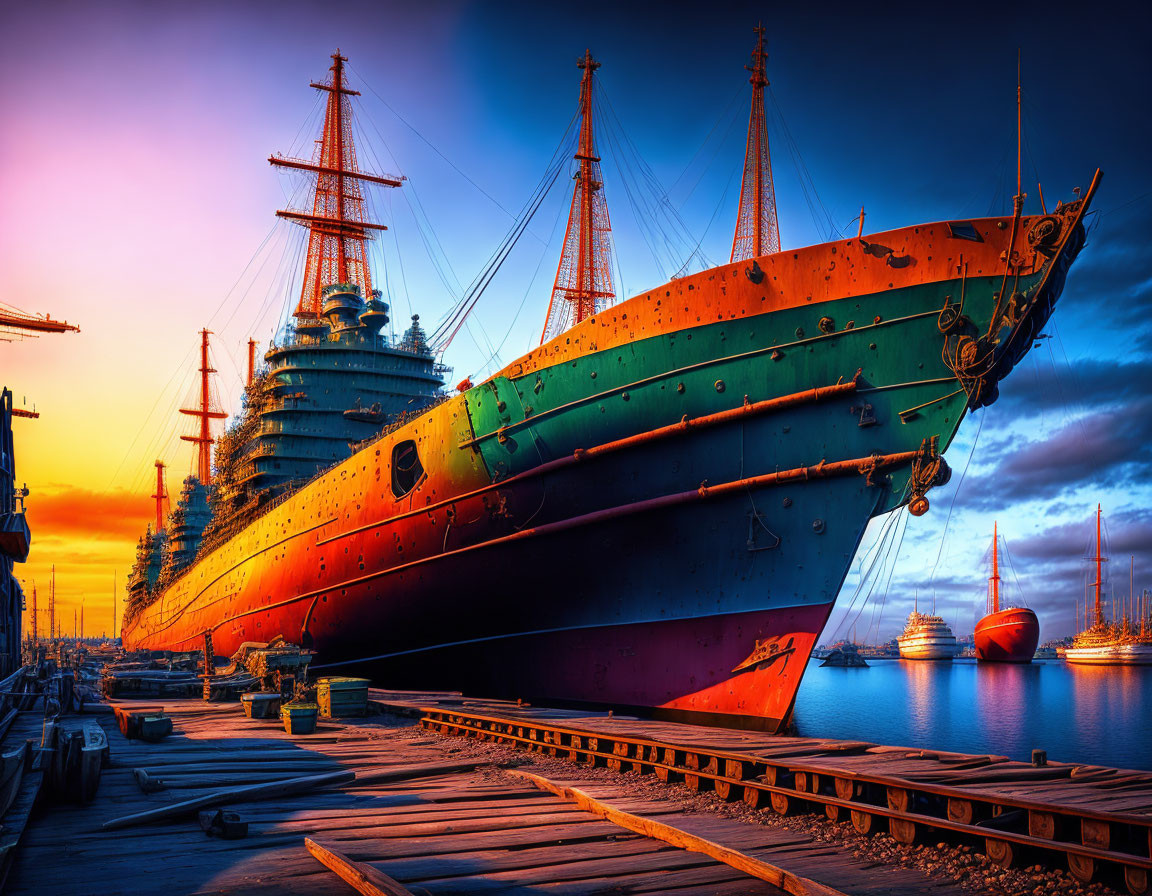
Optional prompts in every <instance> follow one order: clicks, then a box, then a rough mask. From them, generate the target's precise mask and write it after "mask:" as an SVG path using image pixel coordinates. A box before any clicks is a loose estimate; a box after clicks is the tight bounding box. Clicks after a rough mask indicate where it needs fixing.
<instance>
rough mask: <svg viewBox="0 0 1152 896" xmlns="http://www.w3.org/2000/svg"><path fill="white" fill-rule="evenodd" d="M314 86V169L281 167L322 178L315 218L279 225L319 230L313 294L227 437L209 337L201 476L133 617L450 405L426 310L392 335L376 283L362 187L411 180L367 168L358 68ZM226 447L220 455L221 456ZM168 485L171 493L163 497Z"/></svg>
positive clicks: (183, 495) (307, 278) (139, 578)
mask: <svg viewBox="0 0 1152 896" xmlns="http://www.w3.org/2000/svg"><path fill="white" fill-rule="evenodd" d="M332 60H333V64H332V67H331V69H330V70H329V78H328V80H326V81H324V82H323V83H313V84H312V85H311V86H312V87H314V88H316V89H318V90H320V91H323V92H324V93H325V94H327V98H328V99H327V106H326V111H325V117H324V129H323V133H322V135H321V137H320V139H319V140H317V141H316V151H315V154H314V157H313V158H312V159H311V160H303V159H294V158H289V157H285V156H280V155H274V156H271V157H270V158H269V162H270V163H271V164H272V165H274V166H276V167H279V168H283V169H287V170H289V171H292V172H300V173H302V174H303V176H305V177H309V178H311V179H312V181H313V183H312V185H311V186H312V189H311V191H310V192H311V194H312V196H313V202H312V206H311V208H309V209H307V210H297V209H283V210H281V211H279V212H277V215H278V216H279V217H282V218H285V219H287V220H290V221H293V222H295V223H297V224H300V225H301V226H303V227H304V228H305V229H306V230H307V231H308V247H307V256H306V258H307V260H306V264H305V270H304V277H303V285H302V288H301V293H300V297H299V300H298V301H297V304H296V308H295V311H294V312H293V315H292V319H291V322H290V323H289V324H288V325H287V327H286V328H285V330H284V331H283V333H282V334H281V335H280V338H279V339H278V340H277V341H276V343H275V344H273V345H271V346H270V347H269V348H268V350H267V351H266V352H265V354H264V364H263V365H262V366H260V367H257V365H256V364H255V358H254V344H250V346H249V353H250V354H249V358H250V362H249V378H248V382H247V384H246V387H245V391H244V395H243V399H242V407H241V411H240V413H239V414H237V415H236V419H235V421H234V422H233V423H232V425H231V426H230V427H229V428H228V429H227V430H226V431H225V432H224V433H223V434H222V435H220V436H218V437H217V436H215V435H213V433H212V431H211V429H210V423H211V421H212V420H216V419H222V418H224V417H226V416H227V415H226V414H225V413H224V411H223V410H222V409H221V408H220V405H219V402H218V401H217V399H216V398H215V395H214V392H213V384H212V379H211V375H212V374H214V373H215V370H214V369H213V367H212V365H211V359H210V355H209V332H208V330H203V331H202V332H201V352H200V359H201V360H200V368H199V372H200V393H199V397H198V399H197V401H195V402H194V403H193V406H192V407H189V408H186V409H183V410H182V413H184V414H187V415H189V416H191V417H194V418H196V419H197V420H198V426H197V430H196V432H195V433H194V434H193V435H190V436H182V437H181V438H183V439H184V440H186V441H189V442H193V443H194V444H195V445H196V448H197V466H196V472H195V473H193V474H192V475H190V476H188V477H187V478H186V479H185V480H184V481H183V484H182V486H181V490H180V494H179V497H178V499H177V501H176V504H175V507H174V509H173V510H172V513H171V516H170V517H169V519H168V523H167V525H166V526H165V525H162V523H161V520H160V518H159V517H158V520H157V524H156V527H155V529H150V530H149V532H148V533H146V534H145V535H144V536H142V537H141V540H140V544H139V546H138V548H137V559H136V564H135V566H134V568H133V571H132V573H131V575H130V577H129V580H128V595H129V597H128V604H127V611H126V615H125V621H126V622H127V621H128V620H130V619H132V618H134V617H135V616H136V615H137V614H138V613H139V612H140V611H141V610H142V609H143V608H144V607H146V606H148V605H150V604H151V603H152V602H153V601H154V600H155V599H156V597H157V596H158V595H159V594H160V593H161V592H163V591H164V589H166V588H167V587H168V586H169V585H170V584H171V583H172V582H173V581H174V580H175V579H177V578H178V577H179V576H180V575H181V573H183V572H184V570H186V569H187V568H188V567H189V566H190V565H192V563H193V562H194V561H195V559H196V557H197V555H198V554H199V553H200V552H201V551H202V550H203V549H205V548H210V547H212V546H215V545H219V544H221V543H222V542H223V541H225V540H227V538H229V537H230V536H231V535H233V534H235V533H236V532H238V531H240V530H241V529H243V527H244V526H245V525H247V524H248V523H249V522H251V521H252V520H253V519H254V518H256V517H257V516H259V515H260V514H261V513H262V512H264V511H265V510H267V508H268V507H269V506H270V505H271V504H272V503H274V502H275V501H276V500H278V499H280V498H283V497H285V496H286V495H290V494H291V493H292V492H293V491H295V490H296V489H299V488H300V486H301V485H303V484H304V483H305V482H307V481H308V480H310V479H312V478H313V477H314V476H316V474H317V473H318V472H320V471H321V470H323V469H325V468H327V467H330V466H332V465H333V464H334V463H336V462H338V461H340V460H343V459H344V458H346V457H347V456H348V455H349V454H350V453H351V451H352V450H353V446H355V445H357V444H359V443H361V442H363V441H365V440H367V439H371V438H373V437H375V436H378V435H379V433H380V430H381V428H382V426H384V425H396V424H397V423H398V422H399V421H401V420H403V419H405V418H406V417H412V416H415V415H417V414H418V413H419V412H420V411H422V410H423V409H425V408H426V407H428V405H430V404H433V403H435V402H437V401H439V400H440V399H441V398H442V397H443V393H442V391H441V390H442V387H443V385H444V377H445V375H446V374H447V372H448V368H446V367H444V366H443V365H441V364H439V363H438V362H437V360H436V358H435V356H434V354H433V352H432V350H431V349H430V348H429V346H428V341H427V337H426V336H425V333H424V330H423V329H422V328H421V326H420V319H419V315H413V317H412V321H411V323H410V325H409V326H408V328H407V329H406V330H405V331H404V333H403V335H402V336H401V337H400V338H399V339H395V340H394V339H392V338H390V337H389V336H388V335H387V334H386V333H384V332H382V330H383V328H384V327H385V326H386V325H387V324H388V322H389V317H388V312H389V307H388V304H387V303H386V302H384V300H383V294H382V293H381V292H380V290H378V289H374V288H373V286H372V283H373V279H372V270H371V266H370V265H369V263H368V250H367V243H368V242H369V241H370V240H371V239H372V236H373V234H374V233H376V232H378V231H381V230H384V229H385V226H384V225H383V224H379V223H376V222H373V221H369V220H367V218H366V216H365V209H364V196H363V193H362V188H361V184H374V185H378V186H385V187H399V186H401V184H402V180H401V179H400V178H396V177H385V176H382V175H377V174H371V173H368V172H365V171H362V170H361V169H360V168H359V167H358V164H357V161H356V149H355V144H354V142H353V139H352V131H351V128H350V120H349V119H350V115H351V112H350V109H349V106H348V102H349V97H351V96H355V95H357V92H356V91H354V90H350V89H349V88H348V87H347V84H346V82H345V77H344V63H345V62H347V59H346V58H345V57H344V56H341V55H340V54H339V53H336V54H334V55H333V56H332ZM213 447H215V455H214V456H213V454H212V449H213ZM161 488H162V485H158V491H159V490H160V489H161Z"/></svg>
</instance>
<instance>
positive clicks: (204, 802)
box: [102, 771, 356, 831]
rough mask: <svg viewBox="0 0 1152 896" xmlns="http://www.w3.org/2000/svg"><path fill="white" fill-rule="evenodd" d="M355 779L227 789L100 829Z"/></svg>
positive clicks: (336, 776)
mask: <svg viewBox="0 0 1152 896" xmlns="http://www.w3.org/2000/svg"><path fill="white" fill-rule="evenodd" d="M355 777H356V773H355V772H350V771H340V772H328V773H327V774H323V775H308V776H306V777H303V778H288V779H287V780H284V781H273V782H271V783H268V784H249V785H247V786H244V787H230V788H228V789H227V790H217V791H215V792H214V793H208V794H205V795H204V796H198V797H195V798H194V799H190V800H184V801H183V802H179V803H171V804H170V805H167V806H159V807H157V808H155V809H148V810H147V811H145V812H137V813H136V814H134V815H124V816H121V817H120V818H113V819H111V820H110V821H106V822H104V824H103V825H102V827H103V829H104V830H106V831H111V830H115V829H116V828H126V827H131V826H132V825H137V824H147V823H148V822H151V821H165V820H167V819H169V818H177V817H179V816H181V815H190V814H192V813H193V812H196V811H197V810H199V809H203V808H205V807H207V806H219V805H220V804H222V803H240V802H245V801H248V800H267V799H273V798H275V797H281V796H290V795H292V794H295V793H303V792H305V791H308V790H315V789H316V788H318V787H327V786H329V785H332V784H347V783H348V782H349V781H352V780H353V779H355Z"/></svg>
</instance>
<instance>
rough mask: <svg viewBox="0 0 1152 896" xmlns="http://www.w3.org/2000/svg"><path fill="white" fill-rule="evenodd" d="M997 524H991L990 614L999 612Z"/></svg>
mask: <svg viewBox="0 0 1152 896" xmlns="http://www.w3.org/2000/svg"><path fill="white" fill-rule="evenodd" d="M996 528H997V524H996V523H993V524H992V575H990V576H989V577H988V584H989V585H991V586H992V612H993V613H999V612H1000V542H999V537H998V535H997V531H996Z"/></svg>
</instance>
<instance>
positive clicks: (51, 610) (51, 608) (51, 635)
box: [48, 563, 56, 643]
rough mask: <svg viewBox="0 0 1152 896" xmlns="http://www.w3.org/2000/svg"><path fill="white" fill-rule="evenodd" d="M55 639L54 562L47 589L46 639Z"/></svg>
mask: <svg viewBox="0 0 1152 896" xmlns="http://www.w3.org/2000/svg"><path fill="white" fill-rule="evenodd" d="M55 640H56V564H55V563H53V564H52V582H51V584H50V586H49V589H48V641H49V643H52V642H54V641H55Z"/></svg>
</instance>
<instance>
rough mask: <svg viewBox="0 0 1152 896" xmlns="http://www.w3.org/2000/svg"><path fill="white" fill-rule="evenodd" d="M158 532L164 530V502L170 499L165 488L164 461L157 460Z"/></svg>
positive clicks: (156, 498)
mask: <svg viewBox="0 0 1152 896" xmlns="http://www.w3.org/2000/svg"><path fill="white" fill-rule="evenodd" d="M152 497H153V498H154V499H155V500H156V534H157V535H159V534H161V533H162V532H163V531H164V502H165V501H166V500H168V492H166V491H165V490H164V462H163V461H159V460H158V461H156V494H154V495H153V496H152Z"/></svg>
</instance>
